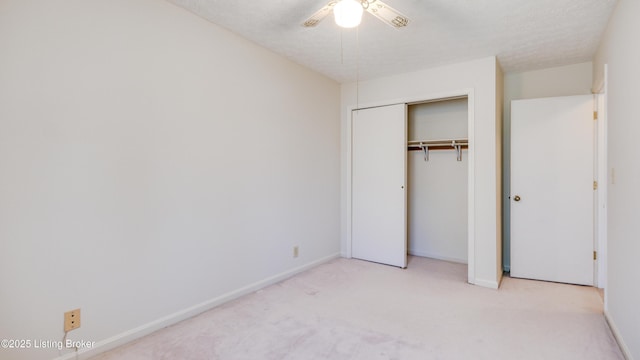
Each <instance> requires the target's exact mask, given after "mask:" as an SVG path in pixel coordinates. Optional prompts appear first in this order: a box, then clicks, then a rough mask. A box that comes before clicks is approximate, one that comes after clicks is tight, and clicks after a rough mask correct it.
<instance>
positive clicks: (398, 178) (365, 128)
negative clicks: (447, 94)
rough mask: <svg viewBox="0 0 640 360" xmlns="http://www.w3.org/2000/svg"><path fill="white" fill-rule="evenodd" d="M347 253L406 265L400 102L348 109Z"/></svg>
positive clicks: (404, 164) (403, 136) (404, 123)
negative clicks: (349, 230) (348, 211)
mask: <svg viewBox="0 0 640 360" xmlns="http://www.w3.org/2000/svg"><path fill="white" fill-rule="evenodd" d="M351 134H352V140H351V141H352V148H351V151H352V173H351V255H352V257H354V258H358V259H363V260H369V261H374V262H378V263H382V264H388V265H393V266H398V267H402V268H404V267H406V266H407V221H406V211H407V210H406V209H407V207H406V184H405V179H406V172H407V171H406V168H407V121H406V105H405V104H399V105H390V106H382V107H376V108H370V109H363V110H355V111H353V113H352V132H351Z"/></svg>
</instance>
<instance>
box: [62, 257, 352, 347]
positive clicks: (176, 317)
mask: <svg viewBox="0 0 640 360" xmlns="http://www.w3.org/2000/svg"><path fill="white" fill-rule="evenodd" d="M339 257H340V254H333V255H330V256H327V257H324V258H322V259H319V260H316V261H313V262H310V263H308V264H306V265H302V266H300V267H297V268H294V269H291V270H288V271H285V272H283V273H280V274H277V275H274V276H271V277H268V278H266V279H264V280H261V281H258V282H255V283H253V284H249V285H247V286H244V287H242V288H240V289H237V290H234V291H231V292H228V293H226V294H223V295H221V296H218V297H216V298H213V299H211V300H208V301H205V302H203V303H200V304H197V305H195V306H192V307H189V308H186V309H184V310H181V311H178V312H176V313H173V314H171V315H167V316H165V317H162V318H160V319H158V320H155V321H152V322H150V323H148V324H145V325H142V326H139V327H137V328H135V329H131V330H128V331H125V332H123V333H120V334H118V335H115V336H112V337H110V338H108V339H105V340H102V341H98V342H96V344H95V346H94V347H92V348H91V349H83V350H80V351H78V353H77V357H76V353H75V352H72V353H69V354H65V355H63V356H60V357H57V358H55V359H54V360H77V359H88V358H90V357H93V356H96V355H98V354H101V353H103V352H106V351H109V350H112V349H115V348H117V347H118V346H122V345H124V344H126V343H129V342H131V341H133V340H136V339H139V338H141V337H143V336H146V335H149V334H151V333H153V332H155V331H158V330H160V329H163V328H165V327H168V326H171V325H173V324H176V323H179V322H180V321H183V320H186V319H189V318H192V317H194V316H196V315H198V314H201V313H203V312H205V311H208V310H211V309H213V308H215V307H216V306H219V305H221V304H224V303H226V302H228V301H231V300H234V299H237V298H239V297H241V296H243V295H247V294H249V293H252V292H254V291H257V290H259V289H262V288H264V287H267V286H269V285H273V284H275V283H277V282H280V281H282V280H285V279H287V278H289V277H291V276H293V275H296V274H298V273H301V272H303V271H306V270H309V269H311V268H314V267H316V266H318V265H321V264H324V263H326V262H328V261H331V260H333V259H337V258H339Z"/></svg>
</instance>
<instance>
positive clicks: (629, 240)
mask: <svg viewBox="0 0 640 360" xmlns="http://www.w3.org/2000/svg"><path fill="white" fill-rule="evenodd" d="M639 16H640V2H638V1H624V0H623V1H619V2H618V5H617V7H616V9H615V11H614V13H613V15H612V17H611V19H610V20H609V24H608V26H607V30H606V32H605V34H604V36H603V39H602V41H601V43H600V46H599V48H598V51H597V53H596V57H595V61H594V67H593V77H594V88H597V87H599V86H600V84H602V83H603V79H604V65H605V64H606V65H607V68H608V72H607V75H608V77H607V88H606V89H605V90H606V93H607V108H606V111H607V123H608V129H607V133H608V139H607V144H608V148H607V153H608V161H607V162H608V167H609V168H608V169H607V170H608V171H607V172H608V174H609V179H608V187H607V195H608V202H607V204H606V205H607V207H608V212H607V219H608V224H607V228H608V231H607V238H608V240H607V280H606V282H607V288H606V290H605V291H606V297H605V299H606V302H605V314H606V316H607V319H608V321H609V324H610V325H611V328H612V330H613V332H614V334H615V335H616V338H617V339H618V342H619V344H620V346H621V348H622V350H623V351H624V352H625V355H626V356H627V358H629V359H640V310H639V308H638V304H640V282H638V276H639V274H640V270H639V269H640V267H639V266H638V256H639V254H640V241H638V234H639V233H640V222H638V214H640V190H638V179H640V157H638V156H637V151H634V146H635V142H636V141H637V139H638V137H640V121H638V103H639V101H640V97H639V96H638V90H637V87H638V84H640V68H639V67H638V64H640V47H638V45H637V43H638V41H637V34H639V33H640V22H638V17H639Z"/></svg>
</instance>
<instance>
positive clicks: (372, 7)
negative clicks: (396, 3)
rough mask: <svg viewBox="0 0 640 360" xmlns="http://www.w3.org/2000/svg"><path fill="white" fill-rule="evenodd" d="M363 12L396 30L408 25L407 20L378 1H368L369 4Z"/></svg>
mask: <svg viewBox="0 0 640 360" xmlns="http://www.w3.org/2000/svg"><path fill="white" fill-rule="evenodd" d="M365 10H367V11H368V12H369V13H370V14H371V15H373V16H375V17H377V18H378V19H380V20H382V21H383V22H384V23H385V24H387V25H390V26H393V27H394V28H396V29H400V28H403V27H405V26H407V25H409V18H407V17H406V16H404V15H402V14H401V13H400V12H399V11H398V10H396V9H394V8H392V7H391V6H389V5H387V4H385V3H383V2H382V1H380V0H373V1H371V0H369V4H368V6H366V7H365Z"/></svg>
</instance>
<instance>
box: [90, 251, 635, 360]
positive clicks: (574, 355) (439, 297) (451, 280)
mask: <svg viewBox="0 0 640 360" xmlns="http://www.w3.org/2000/svg"><path fill="white" fill-rule="evenodd" d="M466 272H467V267H466V266H465V265H460V264H453V263H448V262H443V261H437V260H432V259H426V258H419V257H411V258H410V261H409V266H408V268H407V269H405V270H402V269H398V268H394V267H390V266H384V265H379V264H374V263H370V262H365V261H359V260H347V259H337V260H334V261H332V262H330V263H327V264H324V265H321V266H319V267H316V268H314V269H312V270H310V271H307V272H305V273H302V274H299V275H297V276H295V277H293V278H290V279H288V280H285V281H283V282H281V283H278V284H276V285H273V286H270V287H267V288H265V289H263V290H260V291H258V292H256V293H253V294H250V295H248V296H245V297H242V298H240V299H237V300H235V301H232V302H229V303H227V304H225V305H222V306H220V307H218V308H215V309H213V310H211V311H208V312H206V313H203V314H201V315H199V316H197V317H194V318H192V319H189V320H187V321H184V322H181V323H179V324H176V325H174V326H171V327H169V328H166V329H163V330H161V331H158V332H156V333H154V334H151V335H149V336H147V337H145V338H142V339H140V340H138V341H135V342H133V343H131V344H129V345H126V346H123V347H121V348H118V349H115V350H112V351H110V352H108V353H105V354H102V355H100V356H98V357H96V358H95V359H100V360H111V359H118V360H147V359H154V360H156V359H193V360H200V359H223V360H227V359H247V360H249V359H251V360H259V359H274V360H276V359H277V360H281V359H290V360H294V359H295V360H298V359H300V360H307V359H331V360H341V359H358V360H374V359H398V360H412V359H563V360H567V359H582V360H584V359H598V360H603V359H623V356H622V354H621V352H620V350H619V348H618V346H617V344H616V342H615V340H614V338H613V336H612V334H611V332H610V330H609V328H608V327H607V325H606V322H605V319H604V316H603V310H602V307H603V304H602V298H601V297H600V295H599V293H598V290H597V289H595V288H591V287H583V286H573V285H565V284H556V283H547V282H540V281H532V280H522V279H512V278H505V279H504V280H503V283H502V286H501V287H500V290H491V289H485V288H481V287H478V286H472V285H469V284H467V283H466V276H467V275H466Z"/></svg>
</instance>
